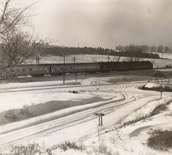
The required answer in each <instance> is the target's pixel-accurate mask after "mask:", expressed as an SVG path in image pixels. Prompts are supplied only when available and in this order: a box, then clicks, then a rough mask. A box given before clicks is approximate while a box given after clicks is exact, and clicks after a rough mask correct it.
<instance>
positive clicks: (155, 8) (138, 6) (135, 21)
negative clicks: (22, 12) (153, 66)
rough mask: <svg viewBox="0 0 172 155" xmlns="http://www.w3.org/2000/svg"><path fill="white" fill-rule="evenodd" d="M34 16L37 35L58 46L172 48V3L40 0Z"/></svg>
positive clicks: (161, 0) (160, 0) (168, 0)
mask: <svg viewBox="0 0 172 155" xmlns="http://www.w3.org/2000/svg"><path fill="white" fill-rule="evenodd" d="M20 1H21V2H22V3H25V4H26V3H27V4H28V3H31V1H34V0H20ZM31 13H32V14H36V16H34V17H33V18H32V20H31V23H32V24H33V25H34V26H35V31H36V32H38V33H39V34H40V35H42V36H44V37H50V38H51V39H53V40H59V41H58V42H57V44H58V45H65V46H78V43H79V46H93V47H98V46H101V47H107V48H114V47H115V46H116V45H119V44H122V45H127V44H130V43H132V44H148V45H159V44H162V45H172V0H40V2H39V3H38V4H37V6H35V7H34V8H33V9H32V11H31Z"/></svg>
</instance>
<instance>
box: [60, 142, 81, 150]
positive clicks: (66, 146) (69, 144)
mask: <svg viewBox="0 0 172 155" xmlns="http://www.w3.org/2000/svg"><path fill="white" fill-rule="evenodd" d="M60 149H62V150H63V151H66V150H67V149H74V150H81V151H82V150H83V146H80V145H77V144H76V143H75V142H69V141H66V142H65V143H64V144H61V145H60Z"/></svg>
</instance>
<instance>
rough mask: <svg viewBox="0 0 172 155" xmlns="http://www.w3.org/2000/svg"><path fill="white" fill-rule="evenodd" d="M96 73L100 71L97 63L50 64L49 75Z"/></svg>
mask: <svg viewBox="0 0 172 155" xmlns="http://www.w3.org/2000/svg"><path fill="white" fill-rule="evenodd" d="M98 71H100V64H98V63H76V64H71V63H70V64H52V65H51V73H50V74H51V75H58V74H63V73H84V72H90V73H91V72H98Z"/></svg>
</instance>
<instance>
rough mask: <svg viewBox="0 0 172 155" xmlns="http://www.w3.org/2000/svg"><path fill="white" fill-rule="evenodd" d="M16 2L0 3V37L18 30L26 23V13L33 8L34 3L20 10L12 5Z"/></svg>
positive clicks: (4, 1)
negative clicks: (18, 27) (19, 26)
mask: <svg viewBox="0 0 172 155" xmlns="http://www.w3.org/2000/svg"><path fill="white" fill-rule="evenodd" d="M14 1H15V0H1V1H0V7H1V8H0V9H1V10H0V36H1V35H4V34H5V33H7V32H8V31H11V30H12V29H16V28H17V26H18V25H20V24H21V23H23V22H24V18H25V16H24V12H25V11H26V10H28V9H29V8H31V7H32V6H33V5H34V4H36V3H37V2H38V1H35V2H34V3H32V4H30V5H28V6H26V7H25V8H22V9H19V8H15V7H13V5H12V2H14Z"/></svg>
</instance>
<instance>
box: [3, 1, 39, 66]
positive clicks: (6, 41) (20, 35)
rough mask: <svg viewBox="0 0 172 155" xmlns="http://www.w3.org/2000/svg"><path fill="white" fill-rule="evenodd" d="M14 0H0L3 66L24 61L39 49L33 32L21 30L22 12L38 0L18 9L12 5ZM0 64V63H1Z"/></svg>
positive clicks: (22, 22)
mask: <svg viewBox="0 0 172 155" xmlns="http://www.w3.org/2000/svg"><path fill="white" fill-rule="evenodd" d="M12 2H14V0H1V1H0V7H1V10H2V11H0V56H1V57H0V59H1V63H2V64H3V65H4V66H14V65H18V64H22V63H25V62H26V61H27V60H28V59H30V58H32V57H34V56H35V53H37V52H36V51H37V50H38V49H39V48H38V46H37V44H36V43H37V42H40V41H36V40H35V39H34V37H33V34H32V35H31V34H29V33H26V32H23V31H21V26H25V24H26V22H25V16H24V12H25V11H27V10H28V9H29V8H30V7H32V6H33V5H34V4H35V3H37V2H38V1H35V2H34V3H32V4H30V5H28V6H26V7H25V8H22V9H18V8H15V7H13V4H12ZM2 64H1V65H2Z"/></svg>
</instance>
